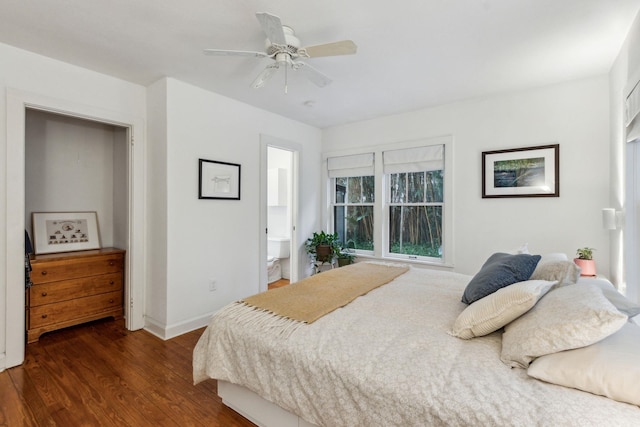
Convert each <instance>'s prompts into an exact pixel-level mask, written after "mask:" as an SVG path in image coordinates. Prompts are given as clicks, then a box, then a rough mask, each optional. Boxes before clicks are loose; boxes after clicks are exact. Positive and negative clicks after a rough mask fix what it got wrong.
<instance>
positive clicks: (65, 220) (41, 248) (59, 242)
mask: <svg viewBox="0 0 640 427" xmlns="http://www.w3.org/2000/svg"><path fill="white" fill-rule="evenodd" d="M31 219H32V221H33V238H34V246H35V253H36V254H48V253H55V252H71V251H84V250H89V249H100V234H99V233H98V215H97V214H96V213H95V212H34V213H33V214H32V218H31Z"/></svg>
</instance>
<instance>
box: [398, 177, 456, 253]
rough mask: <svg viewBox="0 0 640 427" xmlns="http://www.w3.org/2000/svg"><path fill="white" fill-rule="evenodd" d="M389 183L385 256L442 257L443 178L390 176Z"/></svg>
mask: <svg viewBox="0 0 640 427" xmlns="http://www.w3.org/2000/svg"><path fill="white" fill-rule="evenodd" d="M388 179H389V196H390V200H389V239H388V241H389V248H388V250H389V253H390V254H407V255H415V256H424V257H431V258H441V257H442V207H443V205H444V203H443V186H442V181H443V174H442V171H441V170H438V171H430V172H411V173H404V172H403V173H394V174H390V175H388Z"/></svg>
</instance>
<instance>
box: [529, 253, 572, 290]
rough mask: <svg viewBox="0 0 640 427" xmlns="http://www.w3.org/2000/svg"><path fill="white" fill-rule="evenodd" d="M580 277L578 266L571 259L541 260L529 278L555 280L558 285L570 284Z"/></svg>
mask: <svg viewBox="0 0 640 427" xmlns="http://www.w3.org/2000/svg"><path fill="white" fill-rule="evenodd" d="M578 278H580V267H578V266H577V265H576V263H575V262H573V261H557V260H555V261H543V260H542V259H541V260H540V262H539V263H538V265H536V269H535V270H533V274H532V275H531V277H530V278H529V280H557V281H558V283H559V285H560V286H564V285H572V284H574V283H576V282H577V281H578Z"/></svg>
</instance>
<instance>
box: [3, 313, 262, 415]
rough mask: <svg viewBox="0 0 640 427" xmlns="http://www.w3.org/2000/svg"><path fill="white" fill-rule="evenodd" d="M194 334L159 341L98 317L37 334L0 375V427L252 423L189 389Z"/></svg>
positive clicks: (208, 393)
mask: <svg viewBox="0 0 640 427" xmlns="http://www.w3.org/2000/svg"><path fill="white" fill-rule="evenodd" d="M201 333H202V329H200V330H198V331H194V332H191V333H188V334H185V335H181V336H179V337H176V338H174V339H171V340H168V341H163V340H161V339H159V338H157V337H155V336H153V335H151V334H150V333H148V332H146V331H133V332H132V331H127V330H126V329H125V328H124V326H123V321H114V320H110V319H107V320H103V321H96V322H92V323H90V324H86V325H81V326H77V327H72V328H67V329H63V330H60V331H56V332H52V333H49V334H45V335H43V336H42V337H41V338H40V341H39V342H37V343H33V344H29V345H28V346H27V348H26V360H25V363H24V364H23V365H21V366H18V367H15V368H10V369H8V370H5V371H4V372H0V426H11V427H13V426H64V427H74V426H209V427H245V426H254V424H253V423H251V422H249V421H248V420H246V419H245V418H243V417H242V416H240V415H239V414H237V413H236V412H234V411H233V410H231V409H229V408H227V407H226V406H224V405H223V404H222V402H221V400H220V398H219V397H218V395H217V393H216V389H217V388H216V387H217V385H216V382H215V381H213V380H209V381H205V382H203V383H200V384H198V385H195V386H194V385H193V379H192V371H191V369H192V368H191V355H192V351H193V348H194V346H195V344H196V342H197V340H198V338H199V337H200V334H201Z"/></svg>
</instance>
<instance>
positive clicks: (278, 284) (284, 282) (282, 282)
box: [269, 279, 289, 289]
mask: <svg viewBox="0 0 640 427" xmlns="http://www.w3.org/2000/svg"><path fill="white" fill-rule="evenodd" d="M288 284H289V279H280V280H276V281H275V282H273V283H269V289H275V288H281V287H283V286H287V285H288Z"/></svg>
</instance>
